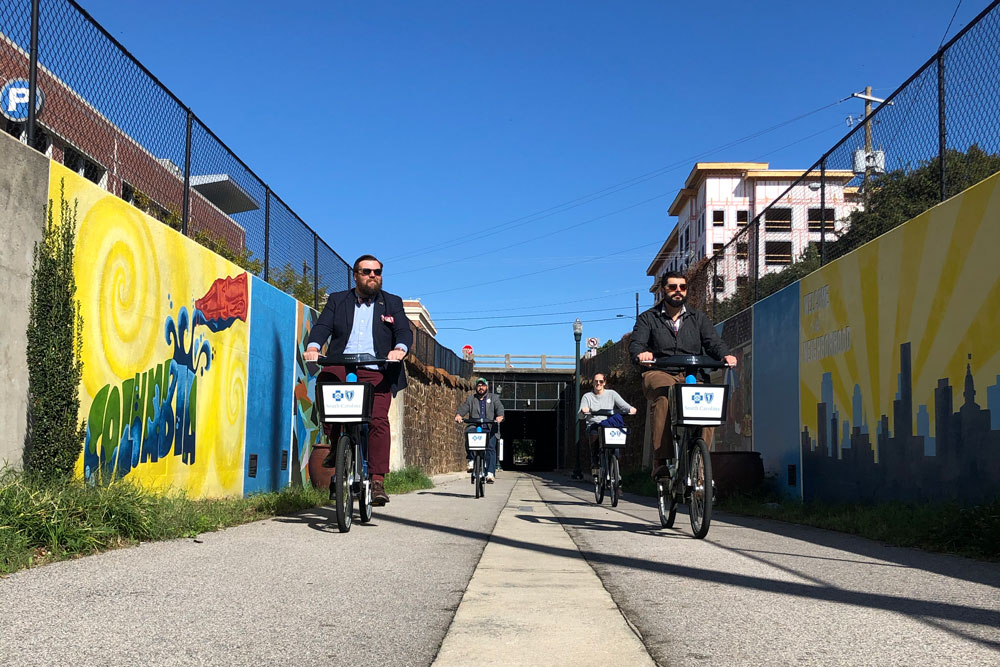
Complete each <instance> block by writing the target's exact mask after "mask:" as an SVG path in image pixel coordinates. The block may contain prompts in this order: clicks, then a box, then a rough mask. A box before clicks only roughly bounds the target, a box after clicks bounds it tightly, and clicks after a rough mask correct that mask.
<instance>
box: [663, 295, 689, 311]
mask: <svg viewBox="0 0 1000 667" xmlns="http://www.w3.org/2000/svg"><path fill="white" fill-rule="evenodd" d="M687 300H688V298H687V294H674V295H672V296H668V297H667V303H668V304H669V305H670V306H673V307H674V308H680V307H681V306H683V305H684V304H685V303H687Z"/></svg>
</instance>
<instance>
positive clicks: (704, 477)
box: [688, 438, 713, 539]
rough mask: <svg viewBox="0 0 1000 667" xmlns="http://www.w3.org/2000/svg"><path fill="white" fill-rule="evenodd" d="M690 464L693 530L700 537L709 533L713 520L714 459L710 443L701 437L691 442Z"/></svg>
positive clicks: (690, 506)
mask: <svg viewBox="0 0 1000 667" xmlns="http://www.w3.org/2000/svg"><path fill="white" fill-rule="evenodd" d="M688 451H689V452H690V458H689V461H690V465H689V467H688V470H689V471H690V474H691V503H690V505H689V508H690V510H691V511H690V515H691V532H693V533H694V536H695V537H696V538H698V539H702V538H704V537H705V536H706V535H708V526H709V524H710V523H711V522H712V488H713V487H712V459H711V455H710V454H709V452H708V445H707V444H705V441H704V440H702V439H701V438H698V439H697V440H695V441H694V442H692V443H691V447H690V449H689V450H688Z"/></svg>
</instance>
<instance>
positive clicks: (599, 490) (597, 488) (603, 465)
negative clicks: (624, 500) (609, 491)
mask: <svg viewBox="0 0 1000 667" xmlns="http://www.w3.org/2000/svg"><path fill="white" fill-rule="evenodd" d="M606 461H607V459H606V457H605V454H604V451H603V450H602V451H601V453H600V454H599V455H598V457H597V477H595V478H594V500H596V501H597V504H598V505H600V504H601V503H603V502H604V490H605V478H607V476H608V466H607V462H606Z"/></svg>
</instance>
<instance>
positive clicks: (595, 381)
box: [594, 380, 604, 384]
mask: <svg viewBox="0 0 1000 667" xmlns="http://www.w3.org/2000/svg"><path fill="white" fill-rule="evenodd" d="M594 384H604V380H594Z"/></svg>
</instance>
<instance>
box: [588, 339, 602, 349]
mask: <svg viewBox="0 0 1000 667" xmlns="http://www.w3.org/2000/svg"><path fill="white" fill-rule="evenodd" d="M600 344H601V341H600V340H599V339H597V338H588V339H587V347H597V346H598V345H600Z"/></svg>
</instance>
